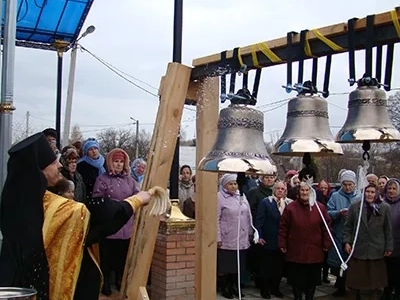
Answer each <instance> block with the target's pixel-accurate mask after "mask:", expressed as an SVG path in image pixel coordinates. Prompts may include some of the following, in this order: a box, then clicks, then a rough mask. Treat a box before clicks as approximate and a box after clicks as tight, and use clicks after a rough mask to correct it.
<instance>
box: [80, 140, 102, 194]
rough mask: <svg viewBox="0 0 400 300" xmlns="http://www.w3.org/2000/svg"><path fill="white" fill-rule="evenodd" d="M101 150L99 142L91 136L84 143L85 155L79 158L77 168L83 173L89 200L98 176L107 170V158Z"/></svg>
mask: <svg viewBox="0 0 400 300" xmlns="http://www.w3.org/2000/svg"><path fill="white" fill-rule="evenodd" d="M99 151H100V145H99V143H98V142H97V141H96V139H93V138H90V139H88V140H86V142H85V143H84V144H83V156H82V157H81V158H80V159H79V160H78V165H77V170H78V172H79V174H81V175H82V178H83V182H84V184H85V187H86V199H87V200H89V199H91V198H92V193H93V186H94V184H95V182H96V179H97V177H98V176H100V175H101V174H103V173H105V172H106V166H105V159H104V156H103V155H101V154H100V152H99Z"/></svg>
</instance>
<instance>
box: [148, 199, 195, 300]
mask: <svg viewBox="0 0 400 300" xmlns="http://www.w3.org/2000/svg"><path fill="white" fill-rule="evenodd" d="M177 210H178V211H177ZM174 212H175V213H174ZM179 214H180V216H179ZM177 215H178V217H177ZM194 228H195V221H194V220H192V219H188V218H186V217H185V216H183V215H182V213H181V212H180V210H179V208H178V207H177V205H176V202H173V207H172V211H171V217H170V218H169V219H168V220H167V221H161V222H160V227H159V230H158V235H157V241H156V246H155V249H154V254H153V261H152V266H151V292H150V293H151V295H150V299H157V300H194V299H195V291H194V264H195V252H194V251H195V230H194Z"/></svg>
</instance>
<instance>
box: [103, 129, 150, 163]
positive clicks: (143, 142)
mask: <svg viewBox="0 0 400 300" xmlns="http://www.w3.org/2000/svg"><path fill="white" fill-rule="evenodd" d="M97 141H98V142H99V144H100V148H101V151H102V152H103V153H104V154H107V153H108V152H110V151H111V150H112V149H114V148H121V149H123V150H125V151H126V152H127V153H128V155H129V157H130V158H131V159H132V160H133V159H134V158H135V153H136V148H135V147H136V136H135V133H134V132H132V131H131V130H129V129H128V130H127V129H116V128H109V129H106V130H104V131H102V132H100V133H99V134H98V135H97ZM138 145H139V157H142V158H144V159H146V158H147V156H148V152H149V149H150V134H149V133H147V132H146V131H145V130H142V131H141V132H140V133H139V140H138Z"/></svg>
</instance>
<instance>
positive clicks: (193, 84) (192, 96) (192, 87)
mask: <svg viewBox="0 0 400 300" xmlns="http://www.w3.org/2000/svg"><path fill="white" fill-rule="evenodd" d="M164 78H165V76H162V77H161V80H160V87H159V89H158V95H161V93H162V87H163V82H164ZM199 84H200V82H199V81H190V83H189V88H188V92H187V95H186V100H185V104H187V105H196V94H197V90H198V89H199Z"/></svg>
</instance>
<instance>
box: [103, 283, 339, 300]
mask: <svg viewBox="0 0 400 300" xmlns="http://www.w3.org/2000/svg"><path fill="white" fill-rule="evenodd" d="M330 280H331V283H330V284H323V285H321V286H318V287H317V290H316V292H315V298H317V299H318V300H325V299H327V300H332V299H335V298H333V297H332V296H331V295H332V293H333V292H334V291H335V288H334V287H333V283H334V282H335V277H330ZM281 291H282V293H283V294H284V295H285V298H284V300H293V294H292V288H291V287H290V286H289V285H288V284H287V283H286V279H283V280H282V283H281ZM243 293H244V294H245V297H244V298H243V300H259V299H262V298H261V296H260V293H259V291H258V290H257V289H256V288H255V287H248V288H245V289H243ZM149 294H150V291H149ZM150 295H151V294H150ZM150 297H151V296H150ZM109 299H118V294H117V293H115V294H113V295H112V296H111V297H105V296H100V298H99V300H109ZM150 299H151V298H150ZM224 299H225V298H224V297H222V296H221V295H217V300H224ZM278 299H279V298H271V300H278ZM337 299H338V300H339V299H344V298H337ZM202 300H205V299H202ZM210 300H211V299H210Z"/></svg>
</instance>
